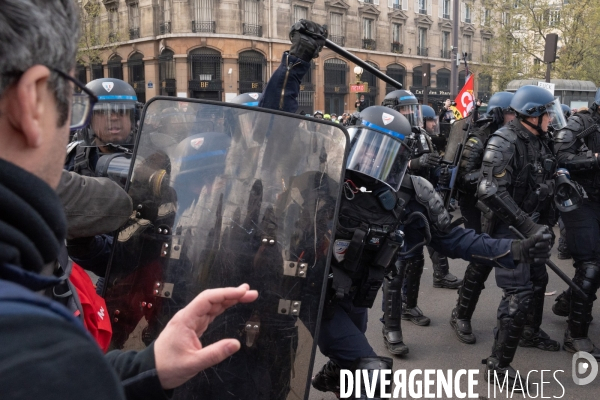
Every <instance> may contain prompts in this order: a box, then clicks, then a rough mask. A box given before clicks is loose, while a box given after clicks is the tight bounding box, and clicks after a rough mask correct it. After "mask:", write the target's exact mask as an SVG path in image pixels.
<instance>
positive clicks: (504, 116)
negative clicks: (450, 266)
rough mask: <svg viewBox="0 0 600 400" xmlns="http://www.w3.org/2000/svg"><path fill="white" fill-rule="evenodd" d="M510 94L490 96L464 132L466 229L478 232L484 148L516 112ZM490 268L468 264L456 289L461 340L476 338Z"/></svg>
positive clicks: (461, 175) (461, 190) (461, 194)
mask: <svg viewBox="0 0 600 400" xmlns="http://www.w3.org/2000/svg"><path fill="white" fill-rule="evenodd" d="M513 96H514V93H509V92H498V93H495V94H494V95H493V96H492V97H491V98H490V101H489V103H488V108H487V113H486V115H485V116H484V117H483V118H480V119H479V120H478V121H477V122H476V123H472V124H473V127H471V128H470V129H469V130H468V132H467V135H468V137H467V138H466V141H465V146H464V149H463V152H462V158H461V161H460V165H459V170H458V176H457V182H456V185H457V187H458V190H457V193H458V199H459V205H460V212H461V215H462V216H463V217H464V218H465V222H464V225H465V228H468V229H474V230H475V231H476V232H481V212H480V211H479V210H478V209H477V208H476V207H475V205H476V204H477V181H478V179H479V170H480V168H481V162H482V160H483V151H484V149H485V144H486V143H487V140H488V138H489V137H490V135H491V134H492V133H494V132H495V131H496V130H498V129H499V128H500V127H502V126H504V125H505V124H506V123H508V122H509V121H512V120H513V119H514V117H515V113H514V111H512V110H511V109H510V101H511V100H512V98H513ZM459 129H460V128H459ZM460 133H461V135H462V134H463V133H462V132H460ZM488 233H489V232H488ZM491 271H492V268H491V267H489V266H486V265H482V264H478V263H470V264H469V265H468V266H467V270H466V271H465V277H464V279H463V285H462V286H461V288H460V289H459V291H458V300H457V302H456V308H455V309H454V310H452V316H451V318H450V325H451V326H452V328H454V331H455V332H456V336H457V337H458V339H459V340H460V341H461V342H463V343H467V344H473V343H475V341H476V338H475V335H474V334H473V330H472V328H471V318H472V316H473V313H474V312H475V307H476V306H477V301H478V300H479V295H480V294H481V291H482V290H483V288H484V282H485V281H486V280H487V278H488V276H489V274H490V272H491Z"/></svg>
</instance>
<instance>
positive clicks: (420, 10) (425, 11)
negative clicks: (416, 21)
mask: <svg viewBox="0 0 600 400" xmlns="http://www.w3.org/2000/svg"><path fill="white" fill-rule="evenodd" d="M419 14H422V15H427V10H426V9H424V8H419Z"/></svg>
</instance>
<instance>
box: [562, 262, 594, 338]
mask: <svg viewBox="0 0 600 400" xmlns="http://www.w3.org/2000/svg"><path fill="white" fill-rule="evenodd" d="M575 268H576V270H575V277H574V278H573V282H575V284H577V285H579V287H581V289H582V290H583V291H584V292H585V293H586V294H587V295H588V300H587V301H586V300H583V299H582V298H581V297H579V296H577V293H572V294H571V307H570V310H569V319H568V320H567V323H568V326H569V331H570V336H571V337H572V338H575V339H580V338H586V337H588V329H589V327H590V323H591V322H592V306H593V303H594V300H596V290H598V285H600V266H599V265H597V264H596V263H594V262H590V261H584V262H581V263H576V264H575Z"/></svg>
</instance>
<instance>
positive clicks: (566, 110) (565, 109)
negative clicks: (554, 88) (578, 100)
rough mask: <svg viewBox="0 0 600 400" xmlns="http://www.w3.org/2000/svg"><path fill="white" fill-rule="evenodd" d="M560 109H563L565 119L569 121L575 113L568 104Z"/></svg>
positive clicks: (562, 105)
mask: <svg viewBox="0 0 600 400" xmlns="http://www.w3.org/2000/svg"><path fill="white" fill-rule="evenodd" d="M560 108H562V111H563V114H564V115H565V119H568V118H569V117H570V116H571V114H573V112H572V111H571V107H569V106H568V105H566V104H561V105H560Z"/></svg>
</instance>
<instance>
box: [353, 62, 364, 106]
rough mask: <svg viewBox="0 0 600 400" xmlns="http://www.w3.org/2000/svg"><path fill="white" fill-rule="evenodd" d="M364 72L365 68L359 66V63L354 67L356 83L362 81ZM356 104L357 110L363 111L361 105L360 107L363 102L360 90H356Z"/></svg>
mask: <svg viewBox="0 0 600 400" xmlns="http://www.w3.org/2000/svg"><path fill="white" fill-rule="evenodd" d="M363 72H364V70H363V69H362V68H361V67H359V66H358V65H357V66H356V67H354V75H356V83H357V84H360V83H362V82H361V81H360V80H361V78H362V73H363ZM354 105H355V107H356V109H357V111H359V112H360V111H361V107H360V105H361V103H360V93H359V92H358V91H357V92H356V103H354Z"/></svg>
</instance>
